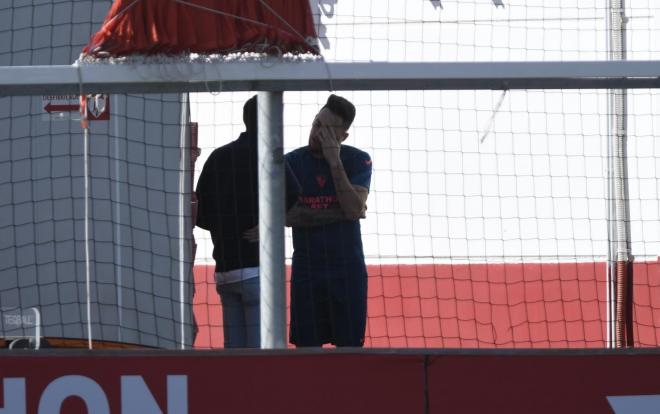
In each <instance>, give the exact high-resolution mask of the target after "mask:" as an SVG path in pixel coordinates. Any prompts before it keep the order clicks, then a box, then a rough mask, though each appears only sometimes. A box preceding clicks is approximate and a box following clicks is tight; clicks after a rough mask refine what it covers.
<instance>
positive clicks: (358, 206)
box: [330, 160, 366, 220]
mask: <svg viewBox="0 0 660 414" xmlns="http://www.w3.org/2000/svg"><path fill="white" fill-rule="evenodd" d="M330 170H331V171H332V180H333V183H334V184H335V191H336V192H337V201H338V202H339V205H340V206H341V209H342V211H343V212H344V218H346V219H348V220H358V219H360V218H361V217H363V216H364V212H365V210H366V203H365V200H364V199H363V198H362V197H361V196H360V194H358V192H357V191H356V190H355V187H353V184H351V182H350V181H349V179H348V176H347V175H346V170H344V165H343V164H342V163H341V161H339V160H338V161H337V162H335V163H332V164H331V165H330Z"/></svg>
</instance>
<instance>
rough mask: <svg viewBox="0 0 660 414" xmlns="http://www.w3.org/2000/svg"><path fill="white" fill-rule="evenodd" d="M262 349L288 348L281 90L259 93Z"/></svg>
mask: <svg viewBox="0 0 660 414" xmlns="http://www.w3.org/2000/svg"><path fill="white" fill-rule="evenodd" d="M257 125H258V136H259V144H258V146H259V245H260V247H259V266H260V278H261V281H260V282H261V348H263V349H275V348H286V296H285V272H284V213H285V212H284V192H285V187H284V151H283V146H284V145H283V137H282V129H283V128H282V92H259V95H258V97H257Z"/></svg>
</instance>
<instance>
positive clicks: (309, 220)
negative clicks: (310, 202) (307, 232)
mask: <svg viewBox="0 0 660 414" xmlns="http://www.w3.org/2000/svg"><path fill="white" fill-rule="evenodd" d="M343 220H346V217H345V216H344V211H343V210H342V209H341V208H339V207H330V208H324V209H312V208H309V207H306V206H303V205H300V204H295V205H293V207H291V208H290V209H289V211H287V213H286V226H287V227H313V226H323V225H325V224H332V223H336V222H338V221H343Z"/></svg>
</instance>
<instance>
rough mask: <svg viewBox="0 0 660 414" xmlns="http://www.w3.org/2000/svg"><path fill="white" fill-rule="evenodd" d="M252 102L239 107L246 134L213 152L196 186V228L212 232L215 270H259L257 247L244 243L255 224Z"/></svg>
mask: <svg viewBox="0 0 660 414" xmlns="http://www.w3.org/2000/svg"><path fill="white" fill-rule="evenodd" d="M256 101H257V99H256V96H254V97H252V98H251V99H250V100H248V101H247V102H246V103H245V105H244V107H243V122H244V123H245V126H246V131H245V132H243V133H242V134H241V135H240V136H239V137H238V139H236V140H235V141H232V142H230V143H229V144H227V145H224V146H222V147H220V148H217V149H216V150H215V151H213V152H212V153H211V155H210V156H209V158H208V160H207V161H206V163H205V164H204V168H203V169H202V174H201V175H200V177H199V180H198V182H197V189H196V193H197V199H198V200H199V207H198V208H199V210H198V214H197V226H199V227H201V228H203V229H206V230H208V231H210V232H211V238H212V239H213V259H215V271H216V272H226V271H229V270H234V269H241V268H246V267H255V266H259V243H255V242H249V241H247V240H245V239H243V233H244V232H245V231H246V230H248V229H250V228H252V227H254V226H256V225H257V224H258V223H259V208H258V207H259V204H258V203H259V193H258V173H257V104H256Z"/></svg>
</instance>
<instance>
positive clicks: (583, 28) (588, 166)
mask: <svg viewBox="0 0 660 414" xmlns="http://www.w3.org/2000/svg"><path fill="white" fill-rule="evenodd" d="M311 4H312V8H313V10H314V12H315V15H316V19H317V23H321V26H319V33H321V34H324V35H325V36H324V37H323V38H322V39H321V44H322V46H323V50H322V54H323V56H324V58H325V59H326V60H328V61H370V60H373V61H484V65H488V63H487V62H488V61H496V60H592V59H605V58H606V56H607V33H606V13H607V9H606V5H605V2H596V1H587V2H585V1H577V0H570V1H569V0H563V1H559V2H551V4H549V2H547V1H542V0H533V1H522V0H517V1H504V4H505V7H503V8H502V7H499V8H498V7H495V6H494V5H493V3H492V1H491V0H478V1H464V0H460V1H458V0H456V1H442V2H441V4H442V6H443V8H442V9H441V8H440V7H438V2H431V1H426V0H414V1H410V0H408V1H404V0H388V1H383V0H359V1H357V0H342V1H339V2H337V1H333V0H311ZM319 4H320V6H321V7H322V9H321V8H319ZM627 15H628V16H629V17H630V23H629V29H630V30H629V34H628V49H629V58H632V59H658V58H660V44H659V43H658V41H657V39H660V4H654V3H653V2H634V4H632V5H629V10H628V11H627ZM338 93H339V94H341V95H344V96H346V97H347V98H349V99H351V100H352V101H353V102H354V103H355V104H356V106H357V117H356V120H355V123H354V125H353V127H352V128H351V131H349V132H350V133H351V136H350V137H349V139H348V141H347V142H346V143H347V144H349V145H354V146H357V147H360V148H362V149H364V150H366V151H368V152H369V153H371V155H372V157H373V161H374V164H373V165H374V176H373V181H372V188H371V190H372V191H371V194H370V197H369V202H368V206H369V210H368V213H367V219H366V220H363V222H362V226H363V227H362V229H363V239H364V242H365V253H366V254H367V256H368V258H369V260H370V261H378V262H384V261H393V262H398V263H401V262H413V261H421V262H430V261H454V262H456V261H462V260H468V259H469V260H470V261H472V262H474V261H493V262H501V261H564V260H578V261H591V260H604V259H605V257H606V255H607V245H608V244H607V200H606V197H607V187H606V177H607V159H606V155H607V139H608V130H607V124H608V114H607V112H608V107H607V102H608V98H607V93H606V91H603V90H579V91H571V90H564V91H562V90H545V91H543V90H536V91H534V90H531V91H509V92H508V93H506V95H504V97H502V92H500V91H408V92H404V91H391V92H388V91H372V92H368V91H367V92H338ZM327 95H328V92H318V93H317V92H287V93H285V95H284V102H285V112H284V123H285V130H284V139H285V147H286V150H291V149H293V148H296V147H298V146H301V145H305V144H306V141H307V134H308V131H309V126H310V124H311V121H312V119H313V117H314V115H315V114H316V111H318V109H319V108H320V107H321V106H322V104H323V103H324V101H325V99H326V97H327ZM249 96H251V94H247V93H241V94H232V93H220V94H219V95H217V96H213V95H208V94H197V95H194V96H193V98H192V100H193V106H192V117H193V119H194V120H197V121H199V122H200V147H202V150H203V152H202V158H200V159H199V160H198V164H197V169H198V170H199V169H201V167H202V165H203V162H204V161H205V156H207V155H208V154H209V153H210V151H211V150H212V149H213V148H215V147H217V146H220V145H223V144H224V143H227V142H229V141H231V140H232V139H235V137H236V136H237V135H238V133H239V132H240V131H242V130H243V128H242V121H241V108H242V104H243V102H244V100H245V99H247V97H249ZM500 100H501V106H500V107H499V110H497V111H496V108H498V104H499V103H500ZM629 105H630V107H629V112H630V114H634V115H631V116H630V117H629V131H628V135H629V147H628V155H629V174H630V180H629V186H630V197H631V202H630V208H631V230H632V241H633V244H632V247H633V254H634V255H635V256H637V258H638V259H640V260H643V259H651V260H655V258H656V257H657V255H658V253H659V252H660V208H658V195H659V191H660V182H658V179H657V178H656V177H658V173H657V168H658V166H660V164H659V161H658V160H659V158H658V156H659V155H660V146H658V145H656V144H655V141H657V140H656V139H655V136H657V135H658V132H659V128H660V116H659V115H657V114H658V113H659V112H658V110H657V108H658V106H659V105H660V94H659V93H658V92H657V91H650V90H639V91H630V98H629ZM484 135H485V138H484ZM482 138H483V139H482ZM195 234H196V239H197V242H198V243H199V244H200V249H199V250H198V254H197V258H196V261H197V262H200V263H201V262H210V261H211V260H212V259H211V252H212V246H211V244H210V239H209V237H208V234H207V233H206V232H203V231H199V230H196V233H195ZM290 252H291V250H290V243H288V253H289V254H290Z"/></svg>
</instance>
